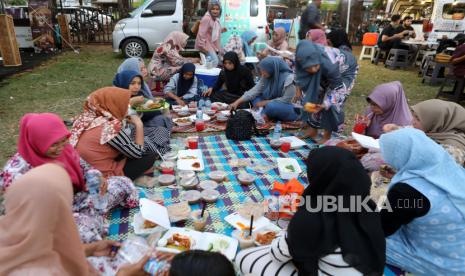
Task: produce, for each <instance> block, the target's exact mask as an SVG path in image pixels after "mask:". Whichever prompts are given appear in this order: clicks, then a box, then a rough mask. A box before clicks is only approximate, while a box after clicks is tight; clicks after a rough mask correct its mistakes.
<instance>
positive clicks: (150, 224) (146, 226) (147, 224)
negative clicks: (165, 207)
mask: <svg viewBox="0 0 465 276" xmlns="http://www.w3.org/2000/svg"><path fill="white" fill-rule="evenodd" d="M157 226H158V224H156V223H153V222H151V221H148V220H145V221H144V229H150V228H155V227H157Z"/></svg>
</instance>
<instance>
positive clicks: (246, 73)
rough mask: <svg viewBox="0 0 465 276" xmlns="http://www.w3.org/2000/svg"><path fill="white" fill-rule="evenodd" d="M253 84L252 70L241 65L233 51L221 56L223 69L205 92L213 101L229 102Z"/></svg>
mask: <svg viewBox="0 0 465 276" xmlns="http://www.w3.org/2000/svg"><path fill="white" fill-rule="evenodd" d="M254 86H255V82H254V80H253V76H252V72H251V71H250V69H249V68H247V67H245V66H244V65H241V63H240V61H239V57H238V55H237V54H236V53H235V52H227V53H226V54H225V55H224V58H223V70H221V72H220V76H219V77H218V79H217V80H216V83H215V85H214V86H213V87H212V88H209V89H208V91H207V92H205V94H204V96H207V97H211V100H212V101H214V102H222V103H227V104H231V103H233V102H235V101H236V100H237V99H239V98H240V97H241V96H242V95H244V92H245V91H248V90H250V89H252V87H254Z"/></svg>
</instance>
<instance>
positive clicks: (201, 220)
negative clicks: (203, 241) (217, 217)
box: [191, 210, 209, 232]
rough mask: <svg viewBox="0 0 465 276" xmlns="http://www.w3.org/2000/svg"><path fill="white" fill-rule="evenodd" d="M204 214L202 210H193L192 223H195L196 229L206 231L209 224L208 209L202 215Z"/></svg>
mask: <svg viewBox="0 0 465 276" xmlns="http://www.w3.org/2000/svg"><path fill="white" fill-rule="evenodd" d="M201 214H202V210H195V211H192V212H191V220H192V223H193V224H194V229H195V230H196V231H201V232H202V231H204V230H205V227H206V226H207V220H208V216H209V213H208V211H207V210H205V212H204V213H203V217H201V216H200V215H201Z"/></svg>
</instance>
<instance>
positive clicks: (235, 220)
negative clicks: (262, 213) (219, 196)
mask: <svg viewBox="0 0 465 276" xmlns="http://www.w3.org/2000/svg"><path fill="white" fill-rule="evenodd" d="M224 220H225V221H226V222H227V223H229V224H231V225H232V227H234V228H236V229H238V230H241V231H243V230H244V229H243V227H241V225H244V226H245V227H249V226H250V219H245V218H243V217H242V216H241V215H239V213H237V212H234V213H232V214H230V215H228V216H226V217H225V218H224ZM268 224H271V222H270V220H269V219H267V218H266V217H261V218H259V219H258V220H255V219H254V222H253V226H252V227H253V230H254V231H255V230H256V229H262V228H263V227H265V226H267V225H268Z"/></svg>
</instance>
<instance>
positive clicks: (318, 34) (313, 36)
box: [307, 29, 328, 46]
mask: <svg viewBox="0 0 465 276" xmlns="http://www.w3.org/2000/svg"><path fill="white" fill-rule="evenodd" d="M307 39H308V40H310V41H313V42H315V43H316V44H320V45H323V46H328V41H327V40H326V34H325V31H323V30H321V29H311V30H310V31H308V33H307Z"/></svg>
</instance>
